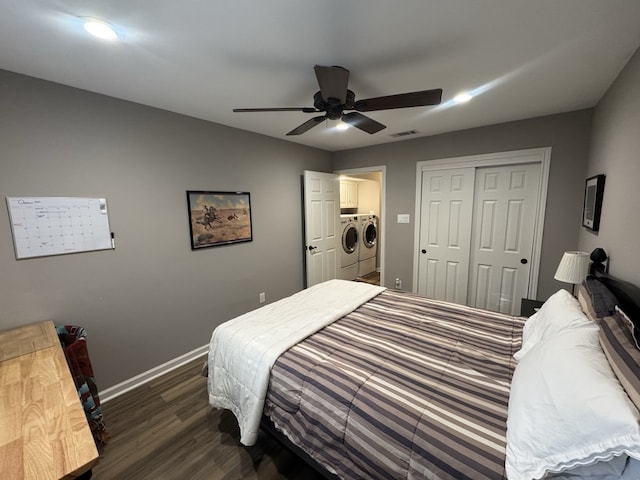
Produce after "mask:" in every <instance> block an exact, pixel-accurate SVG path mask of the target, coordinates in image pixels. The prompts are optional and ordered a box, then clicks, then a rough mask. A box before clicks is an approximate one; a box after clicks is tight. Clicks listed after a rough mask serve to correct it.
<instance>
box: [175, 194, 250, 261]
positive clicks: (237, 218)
mask: <svg viewBox="0 0 640 480" xmlns="http://www.w3.org/2000/svg"><path fill="white" fill-rule="evenodd" d="M187 208H188V212H189V234H190V241H191V250H199V249H202V248H209V247H218V246H221V245H230V244H234V243H242V242H251V241H252V240H253V230H252V223H251V195H250V193H249V192H221V191H208V190H188V191H187Z"/></svg>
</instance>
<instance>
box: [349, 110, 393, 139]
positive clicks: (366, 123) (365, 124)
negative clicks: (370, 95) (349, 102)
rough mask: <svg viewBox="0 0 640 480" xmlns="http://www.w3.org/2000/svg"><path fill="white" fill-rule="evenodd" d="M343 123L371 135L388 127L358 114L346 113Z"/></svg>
mask: <svg viewBox="0 0 640 480" xmlns="http://www.w3.org/2000/svg"><path fill="white" fill-rule="evenodd" d="M342 121H343V122H345V123H348V124H349V125H351V126H352V127H356V128H359V129H360V130H363V131H365V132H367V133H371V134H374V133H376V132H379V131H380V130H383V129H385V128H387V127H386V125H383V124H381V123H378V122H376V121H375V120H374V119H372V118H369V117H367V116H365V115H362V114H361V113H358V112H351V113H345V114H344V115H342Z"/></svg>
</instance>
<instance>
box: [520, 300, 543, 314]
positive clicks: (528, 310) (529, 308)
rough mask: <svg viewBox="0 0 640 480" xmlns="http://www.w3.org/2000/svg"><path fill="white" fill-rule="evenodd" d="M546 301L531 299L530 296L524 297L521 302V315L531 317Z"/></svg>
mask: <svg viewBox="0 0 640 480" xmlns="http://www.w3.org/2000/svg"><path fill="white" fill-rule="evenodd" d="M543 303H544V302H543V301H542V300H531V299H530V298H523V299H522V302H521V303H520V316H521V317H530V316H531V315H533V314H534V313H536V311H537V310H538V309H539V308H540V307H541V306H542V304H543Z"/></svg>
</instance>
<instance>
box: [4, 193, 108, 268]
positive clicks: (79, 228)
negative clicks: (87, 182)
mask: <svg viewBox="0 0 640 480" xmlns="http://www.w3.org/2000/svg"><path fill="white" fill-rule="evenodd" d="M7 208H8V210H9V220H10V222H11V231H12V233H13V243H14V247H15V253H16V259H22V258H31V257H41V256H49V255H62V254H67V253H77V252H87V251H92V250H106V249H110V248H112V243H111V230H110V228H109V215H108V212H107V201H106V199H105V198H93V197H7Z"/></svg>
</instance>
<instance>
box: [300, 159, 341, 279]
mask: <svg viewBox="0 0 640 480" xmlns="http://www.w3.org/2000/svg"><path fill="white" fill-rule="evenodd" d="M304 210H305V229H304V238H305V254H304V255H305V265H306V270H307V287H311V286H312V285H315V284H317V283H321V282H324V281H326V280H331V279H333V278H336V277H337V269H338V259H339V258H338V248H339V245H340V236H339V234H338V227H339V220H340V184H339V180H338V175H335V174H333V173H324V172H312V171H309V170H305V172H304Z"/></svg>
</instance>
